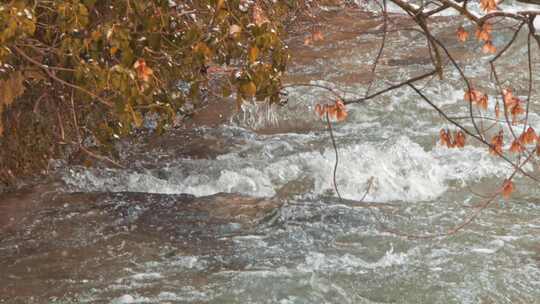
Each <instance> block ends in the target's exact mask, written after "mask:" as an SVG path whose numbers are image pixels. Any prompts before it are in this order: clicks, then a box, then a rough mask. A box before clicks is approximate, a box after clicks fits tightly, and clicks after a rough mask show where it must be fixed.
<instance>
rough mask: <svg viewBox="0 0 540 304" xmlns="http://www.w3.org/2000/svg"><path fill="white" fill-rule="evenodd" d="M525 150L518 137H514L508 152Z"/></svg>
mask: <svg viewBox="0 0 540 304" xmlns="http://www.w3.org/2000/svg"><path fill="white" fill-rule="evenodd" d="M523 151H525V147H523V145H522V144H521V143H520V141H519V139H515V140H514V141H513V142H512V145H511V146H510V152H512V153H522V152H523Z"/></svg>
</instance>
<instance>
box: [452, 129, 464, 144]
mask: <svg viewBox="0 0 540 304" xmlns="http://www.w3.org/2000/svg"><path fill="white" fill-rule="evenodd" d="M454 138H455V143H456V147H457V148H463V147H465V134H463V132H461V130H460V131H457V132H456V134H455V136H454Z"/></svg>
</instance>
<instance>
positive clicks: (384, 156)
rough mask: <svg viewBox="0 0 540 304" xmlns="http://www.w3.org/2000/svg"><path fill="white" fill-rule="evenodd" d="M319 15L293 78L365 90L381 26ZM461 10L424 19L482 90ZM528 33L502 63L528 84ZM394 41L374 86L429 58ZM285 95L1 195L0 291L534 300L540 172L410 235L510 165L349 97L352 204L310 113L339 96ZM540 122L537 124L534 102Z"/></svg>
mask: <svg viewBox="0 0 540 304" xmlns="http://www.w3.org/2000/svg"><path fill="white" fill-rule="evenodd" d="M394 17H395V20H397V21H396V22H397V23H400V24H402V25H403V26H405V25H407V24H408V23H407V22H406V21H404V20H405V19H404V17H399V16H394ZM322 20H323V21H321V25H320V29H321V31H322V32H323V34H324V37H325V39H324V40H323V41H320V42H316V43H314V44H313V45H309V46H306V45H303V41H304V38H305V36H306V35H307V31H306V30H307V29H308V28H309V27H310V25H309V24H303V23H302V24H299V25H298V26H297V28H296V30H295V31H294V32H293V33H292V34H291V38H290V40H289V41H288V43H289V45H290V48H291V50H292V54H293V61H292V64H291V66H290V69H289V73H288V75H287V83H290V84H292V83H311V84H322V85H326V86H331V87H334V88H336V89H339V90H342V91H346V92H351V93H348V95H347V96H348V97H352V96H362V94H364V92H365V90H366V87H367V85H368V83H369V81H370V79H371V77H372V75H371V74H370V72H369V71H370V68H371V63H372V61H373V58H374V56H375V55H376V53H377V51H378V46H379V43H380V38H378V37H379V36H378V35H375V34H370V33H366V31H373V30H377V29H380V28H381V26H382V25H381V21H380V20H379V19H376V18H374V17H373V16H371V15H369V14H366V13H362V12H361V11H358V10H353V9H351V10H346V11H332V10H329V11H328V12H326V13H324V14H323V19H322ZM460 24H461V21H460V20H459V19H458V18H456V17H453V16H441V17H437V19H436V21H435V22H433V23H432V24H430V26H431V27H432V28H433V30H434V33H435V34H436V36H437V37H439V39H441V40H442V41H445V42H447V43H448V45H449V50H450V51H451V52H452V53H453V54H456V58H458V59H459V61H460V63H462V64H464V65H467V66H468V67H467V69H466V72H467V73H468V74H469V75H471V79H473V81H475V83H478V84H479V85H480V86H486V87H487V86H488V84H487V82H488V81H487V80H486V78H485V71H486V60H487V59H488V58H489V57H488V56H484V55H482V54H481V53H480V51H479V50H480V48H481V46H480V45H478V43H476V42H474V41H469V42H467V43H466V44H458V43H457V42H452V41H454V40H455V39H456V38H455V37H454V35H455V29H456V28H457V26H458V25H460ZM509 35H510V34H509V32H505V31H504V30H501V34H500V35H499V36H496V37H498V38H497V39H498V40H495V41H494V43H495V44H496V45H499V46H500V45H502V44H503V42H504V41H505V39H508V37H509ZM525 41H526V36H522V37H521V36H520V37H519V39H518V42H517V44H516V45H517V46H516V47H515V49H513V50H512V54H513V56H511V57H510V58H506V59H504V60H503V61H502V62H501V64H500V68H501V70H505V71H508V72H507V76H508V78H509V79H511V80H512V81H513V84H514V85H515V87H517V88H523V87H525V80H526V77H525V76H520V75H521V74H522V73H519V72H520V68H519V67H523V68H525V67H526V62H525V60H526V58H525V57H526V56H525V55H524V54H525V53H524V49H525V50H526V47H525V48H524V47H523V46H524V43H525ZM387 47H388V49H387V50H386V51H385V52H384V53H383V56H382V58H381V63H380V65H379V67H378V69H377V71H376V73H377V75H378V77H380V78H381V79H384V81H379V82H377V83H376V84H375V85H374V86H373V88H372V89H371V90H372V91H376V90H378V89H381V88H383V87H384V86H386V85H388V84H389V83H395V82H397V81H400V80H403V79H405V77H407V76H411V75H416V74H420V73H422V72H425V71H428V70H429V68H430V66H429V64H430V61H429V59H428V58H429V57H428V55H427V51H426V48H425V41H424V40H423V39H420V36H419V35H418V33H414V32H401V33H395V34H391V35H390V36H389V37H388V41H387ZM516 67H517V68H516ZM534 67H535V68H538V67H540V66H539V64H538V60H536V61H535V62H534ZM537 70H538V69H537ZM446 71H447V72H445V75H444V78H445V80H444V81H439V80H438V79H433V80H431V81H430V84H429V86H427V87H426V90H425V91H426V92H427V94H430V96H433V97H434V100H436V102H437V104H438V105H439V106H441V107H442V108H443V109H444V110H445V111H447V112H448V113H451V114H452V115H463V113H467V104H466V103H465V102H464V101H463V99H462V98H463V92H464V89H463V84H462V83H460V81H459V78H458V75H457V73H456V71H455V70H452V69H451V67H448V68H447V69H446ZM483 73H484V74H483ZM520 77H521V78H520ZM287 92H288V104H287V105H286V106H285V107H283V108H280V107H273V108H270V109H269V108H268V107H265V106H246V107H245V108H244V111H243V112H241V113H239V114H236V115H235V116H234V117H233V118H232V119H231V120H228V119H224V120H223V121H224V123H223V124H219V126H204V124H201V125H200V126H198V127H196V128H193V129H188V130H183V129H180V130H176V131H172V132H170V133H168V134H166V135H164V136H163V137H161V138H154V137H150V138H146V137H144V138H138V139H132V140H129V141H126V142H124V143H122V144H120V145H119V150H120V151H121V153H120V155H121V162H122V163H123V164H126V166H127V168H125V169H117V168H103V167H90V168H87V167H83V166H74V165H72V166H62V167H61V168H60V169H58V170H57V171H56V172H55V174H53V175H52V176H51V177H50V178H49V179H47V180H46V181H43V182H40V183H38V184H35V185H33V186H28V187H25V188H23V189H21V190H20V191H16V192H14V193H9V194H4V195H3V198H2V199H1V200H0V303H282V304H287V303H445V304H447V303H540V205H539V202H540V192H539V190H538V189H539V188H538V185H537V184H535V183H533V182H532V181H530V180H528V179H526V178H523V177H518V178H516V180H515V183H516V188H517V190H516V193H514V195H513V196H512V197H511V199H510V200H506V201H505V200H497V201H496V202H495V203H494V204H492V205H491V206H490V207H488V208H487V209H485V210H483V211H482V213H481V214H480V216H479V217H478V218H477V219H476V220H475V221H473V222H472V223H470V224H469V225H467V226H465V228H464V229H462V230H461V231H459V232H458V233H456V234H453V235H450V236H445V237H434V238H421V239H419V238H410V237H403V236H401V235H399V234H408V235H427V234H436V233H445V232H447V231H449V230H450V229H452V228H453V227H455V226H456V225H459V224H460V223H462V222H463V221H464V220H465V219H467V218H468V217H469V216H470V215H471V214H473V212H474V211H475V208H474V207H475V206H477V205H478V204H481V203H482V202H483V201H484V199H483V198H482V195H488V194H489V193H491V192H493V191H496V190H497V188H498V187H499V185H500V182H501V181H502V180H503V179H504V178H505V177H506V176H507V175H508V174H509V173H511V171H512V170H511V168H510V167H509V166H508V165H507V164H506V163H505V162H504V161H502V160H500V159H498V158H496V157H493V156H491V155H489V153H488V152H487V148H486V147H485V146H481V145H479V144H477V143H474V142H473V141H472V140H470V141H469V142H468V144H467V146H466V147H465V148H463V149H448V148H444V147H441V146H440V144H438V143H437V138H438V134H439V130H440V129H441V128H446V127H448V126H449V125H448V123H446V122H444V120H443V119H442V118H441V117H440V116H439V115H438V114H437V113H436V112H435V111H434V110H433V109H431V108H430V107H429V105H427V104H425V103H424V102H423V101H422V100H421V99H420V98H418V97H417V96H416V95H415V94H414V92H413V91H411V90H410V89H407V88H403V89H399V90H396V91H393V92H392V93H389V94H385V95H383V96H381V97H380V98H377V99H374V100H372V101H370V102H368V103H365V104H356V105H350V106H348V108H347V109H348V113H349V116H348V118H347V120H346V121H345V122H341V123H336V124H333V130H334V135H335V137H336V144H337V147H338V151H339V152H338V153H339V157H340V162H339V166H338V170H337V185H338V187H339V190H340V192H341V195H342V196H343V200H340V199H339V198H338V197H337V196H336V194H335V191H334V188H333V183H332V170H333V167H334V161H335V153H334V149H333V147H332V144H331V140H330V135H329V133H328V132H327V130H326V126H325V124H324V123H323V122H322V121H321V120H320V119H319V118H318V117H316V115H315V114H314V106H315V104H317V103H323V102H330V101H332V100H333V97H332V96H331V95H329V94H328V92H326V91H325V90H323V89H318V88H315V87H309V86H308V87H291V88H289V89H288V91H287ZM518 92H519V90H518ZM435 97H436V98H435ZM533 110H534V106H533ZM208 111H210V112H212V110H208ZM203 120H204V119H203ZM530 121H531V125H532V126H533V127H535V128H536V130H540V117H539V116H538V115H536V114H535V113H534V111H533V113H531V117H530ZM525 170H527V172H529V173H531V174H538V173H539V172H538V168H537V167H535V166H533V165H529V166H527V167H525ZM362 199H363V201H362V202H360V200H362ZM395 231H399V233H395Z"/></svg>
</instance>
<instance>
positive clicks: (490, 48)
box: [482, 40, 497, 54]
mask: <svg viewBox="0 0 540 304" xmlns="http://www.w3.org/2000/svg"><path fill="white" fill-rule="evenodd" d="M482 52H483V53H484V54H495V53H497V48H496V47H495V46H494V45H493V43H492V42H491V40H488V41H486V43H485V44H484V46H483V47H482Z"/></svg>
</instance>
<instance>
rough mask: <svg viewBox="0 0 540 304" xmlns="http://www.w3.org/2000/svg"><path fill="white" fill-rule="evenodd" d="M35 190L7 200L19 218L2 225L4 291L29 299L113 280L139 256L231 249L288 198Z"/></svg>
mask: <svg viewBox="0 0 540 304" xmlns="http://www.w3.org/2000/svg"><path fill="white" fill-rule="evenodd" d="M28 197H29V200H26V201H25V200H24V198H23V199H22V200H21V201H20V203H19V207H20V208H14V207H15V206H16V205H15V204H13V200H10V199H6V200H2V201H0V214H2V215H3V216H2V218H4V217H9V214H11V215H12V217H14V218H16V219H14V220H13V221H10V220H9V219H6V221H4V220H2V225H0V269H2V273H3V274H5V275H2V276H0V295H2V297H1V298H3V299H13V300H15V301H17V300H18V301H23V302H26V301H30V300H29V299H30V297H34V299H36V300H37V302H43V301H50V300H51V299H60V298H61V299H64V300H69V295H70V294H71V295H75V294H79V292H84V291H88V290H91V289H92V288H104V287H106V285H108V284H111V283H112V282H113V281H112V278H118V277H119V275H120V274H122V273H124V272H126V269H129V267H130V265H131V266H132V265H133V263H144V262H145V261H150V260H155V259H159V258H160V257H163V256H166V257H167V258H171V257H182V256H195V255H197V256H201V255H202V256H204V255H212V256H219V255H220V254H228V255H230V251H231V250H232V249H231V241H230V237H232V236H234V235H242V234H247V233H250V231H253V230H254V229H255V228H256V227H257V226H259V225H262V224H263V223H265V222H267V221H268V220H269V218H271V217H272V215H273V214H276V212H277V211H278V210H279V207H280V206H281V202H279V201H277V200H273V199H263V198H252V197H247V196H241V195H235V194H216V195H212V196H207V197H200V198H197V197H194V196H191V195H164V194H147V193H72V194H57V195H55V196H52V195H45V197H41V196H40V195H33V196H28ZM17 198H19V199H20V198H21V197H20V195H19V196H17ZM30 205H31V208H30V207H28V208H26V207H25V206H30ZM15 209H17V211H16V212H14V211H13V210H15ZM194 267H195V266H194ZM66 292H67V293H66ZM110 296H111V297H113V296H115V297H118V296H121V294H119V295H116V294H111V295H110ZM66 297H68V298H66ZM79 297H80V294H79V295H77V296H76V298H79ZM0 302H1V301H0Z"/></svg>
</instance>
